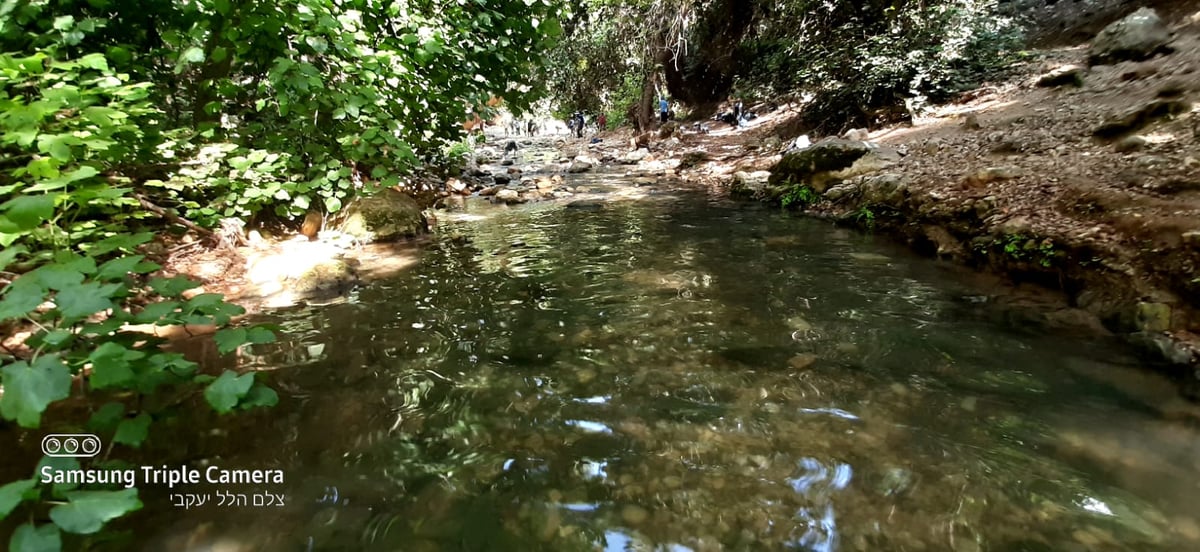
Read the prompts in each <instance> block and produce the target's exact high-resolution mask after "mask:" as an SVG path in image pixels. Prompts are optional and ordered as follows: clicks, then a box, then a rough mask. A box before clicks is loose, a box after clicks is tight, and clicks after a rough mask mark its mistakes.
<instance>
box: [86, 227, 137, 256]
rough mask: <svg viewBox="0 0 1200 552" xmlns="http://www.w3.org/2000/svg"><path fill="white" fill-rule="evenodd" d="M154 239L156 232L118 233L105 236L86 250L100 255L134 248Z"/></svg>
mask: <svg viewBox="0 0 1200 552" xmlns="http://www.w3.org/2000/svg"><path fill="white" fill-rule="evenodd" d="M152 239H154V234H152V233H150V232H139V233H137V234H117V235H116V236H112V237H108V238H104V239H102V240H100V241H98V242H96V243H94V244H92V245H91V246H90V247H88V248H87V249H86V251H87V252H88V254H89V255H95V256H100V255H104V254H105V253H110V252H112V251H116V250H118V249H122V250H132V249H133V248H135V247H137V246H139V245H142V244H143V243H146V242H148V241H150V240H152Z"/></svg>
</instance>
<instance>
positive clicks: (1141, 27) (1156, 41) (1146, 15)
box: [1088, 8, 1171, 65]
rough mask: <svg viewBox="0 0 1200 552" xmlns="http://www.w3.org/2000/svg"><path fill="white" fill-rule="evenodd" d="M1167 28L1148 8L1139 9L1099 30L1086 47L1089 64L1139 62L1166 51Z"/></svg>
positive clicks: (1167, 48)
mask: <svg viewBox="0 0 1200 552" xmlns="http://www.w3.org/2000/svg"><path fill="white" fill-rule="evenodd" d="M1170 42H1171V31H1170V29H1168V28H1167V25H1166V23H1164V22H1163V20H1162V18H1161V17H1159V16H1158V12H1156V11H1154V10H1153V9H1150V8H1141V9H1139V10H1137V11H1135V12H1133V13H1131V14H1129V15H1128V16H1126V17H1125V18H1124V19H1121V20H1120V21H1117V22H1115V23H1113V24H1111V25H1109V26H1107V27H1105V28H1104V30H1103V31H1100V34H1098V35H1096V38H1095V39H1093V40H1092V47H1091V48H1090V49H1088V63H1089V64H1090V65H1105V64H1110V63H1116V62H1120V61H1140V60H1144V59H1149V58H1151V57H1153V56H1154V55H1156V54H1160V53H1169V52H1170V47H1169V44H1170Z"/></svg>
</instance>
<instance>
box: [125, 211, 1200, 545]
mask: <svg viewBox="0 0 1200 552" xmlns="http://www.w3.org/2000/svg"><path fill="white" fill-rule="evenodd" d="M471 214H472V215H477V216H475V217H474V218H476V219H477V220H461V221H454V220H443V221H442V227H441V228H440V229H439V232H441V233H442V234H443V235H445V236H451V235H453V236H454V239H444V240H439V241H435V243H434V244H433V245H432V246H431V247H430V248H429V249H428V250H427V251H426V252H424V253H423V255H422V259H421V261H420V262H419V263H418V264H417V265H416V266H415V267H413V268H412V269H411V270H410V271H408V272H405V273H403V274H401V275H399V276H397V277H394V278H392V279H389V280H386V281H380V282H376V283H373V284H370V285H368V286H365V287H364V288H362V289H360V290H358V292H357V293H356V295H355V297H353V298H352V300H351V301H348V302H347V303H345V304H339V305H331V306H326V307H322V308H314V309H309V310H294V311H289V312H282V313H277V314H275V315H272V316H267V317H264V318H265V319H266V320H267V321H272V322H276V323H279V324H281V325H282V326H283V327H284V328H286V331H287V332H288V335H287V339H285V340H284V341H283V342H282V343H279V344H275V345H271V346H268V347H262V348H260V349H257V350H256V351H255V354H256V356H255V357H253V358H252V359H250V362H251V363H253V364H256V365H257V366H259V367H263V368H267V367H269V368H271V369H273V370H274V371H273V372H272V374H273V376H272V377H273V378H274V380H273V381H274V384H275V385H276V387H277V388H279V389H280V390H281V396H282V397H283V402H282V404H281V405H280V406H279V407H278V408H276V409H274V410H273V411H272V412H269V413H264V414H261V415H256V416H258V418H257V420H258V422H256V425H254V426H253V427H241V426H239V427H230V428H228V429H227V431H226V432H225V433H223V434H222V435H221V436H220V437H199V436H198V437H196V439H202V438H203V439H211V441H207V442H206V443H207V444H197V445H196V446H195V447H193V448H192V449H190V450H192V451H194V452H193V453H192V455H191V456H189V457H188V458H187V460H190V461H193V462H197V461H214V462H216V461H219V462H221V463H222V464H237V465H244V466H254V467H277V468H281V469H284V470H285V471H286V473H287V485H286V487H287V488H286V491H287V494H288V496H289V500H290V502H289V504H288V506H287V507H286V508H283V509H278V510H276V511H265V510H259V509H242V510H237V511H230V510H220V509H199V510H193V511H190V512H187V513H186V515H184V514H182V513H181V512H178V511H171V510H170V509H169V508H165V507H154V505H155V504H159V505H164V504H166V499H165V497H160V496H157V495H155V494H154V491H153V490H148V491H147V492H146V493H145V494H144V495H143V499H144V500H145V501H146V502H147V504H148V507H147V509H146V511H145V512H143V513H142V514H141V517H140V518H139V520H138V521H137V523H138V524H139V527H141V528H143V529H141V530H142V531H145V529H144V528H146V527H154V528H156V529H155V530H154V531H153V532H154V533H155V534H153V535H147V536H146V538H145V539H144V540H143V542H144V543H145V549H146V550H161V549H171V548H173V549H194V550H218V549H220V550H330V551H333V550H416V551H433V550H500V551H502V550H514V551H517V550H520V551H525V550H613V551H617V550H621V551H624V550H664V551H668V550H669V551H685V550H686V551H710V550H726V549H727V550H780V549H791V550H812V551H834V550H864V551H865V550H913V551H918V550H952V551H955V552H967V551H983V550H992V551H1014V552H1015V551H1021V550H1030V551H1034V550H1046V551H1049V550H1053V551H1085V550H1131V551H1134V550H1135V551H1158V550H1162V551H1168V550H1170V551H1174V550H1197V549H1200V524H1198V519H1200V499H1198V498H1197V497H1200V493H1198V492H1197V491H1200V489H1198V488H1197V481H1200V478H1197V477H1196V475H1197V474H1198V473H1200V448H1198V446H1200V445H1198V444H1197V443H1200V439H1197V434H1196V432H1195V431H1194V430H1193V429H1191V428H1189V427H1187V426H1186V425H1185V424H1181V423H1172V422H1166V421H1162V420H1160V419H1159V416H1158V413H1157V411H1156V410H1155V407H1154V406H1153V405H1150V404H1147V403H1145V402H1144V401H1141V400H1139V399H1136V398H1133V397H1132V396H1130V395H1127V394H1125V393H1122V392H1119V391H1118V390H1115V389H1114V388H1112V387H1109V386H1106V385H1104V384H1101V383H1099V382H1097V381H1095V380H1094V379H1092V377H1091V376H1089V374H1093V373H1097V372H1113V371H1122V370H1128V369H1129V367H1130V366H1131V365H1134V364H1136V363H1135V362H1134V361H1132V360H1131V359H1129V358H1128V357H1127V356H1126V355H1125V353H1124V352H1123V351H1122V350H1121V349H1119V348H1116V347H1115V346H1114V345H1113V344H1111V343H1107V342H1103V341H1083V340H1079V339H1072V338H1067V337H1064V336H1060V335H1055V334H1053V333H1047V332H1043V331H1041V330H1039V329H1037V328H1033V329H1031V328H1029V327H1010V326H1006V325H1004V324H1001V323H999V322H997V320H1000V319H1003V318H1004V317H1003V316H996V313H995V312H994V311H992V310H989V307H987V306H986V305H984V306H980V304H979V302H978V301H977V300H975V299H972V298H973V297H977V296H978V293H979V292H978V290H971V289H969V288H967V287H966V286H965V284H962V283H959V282H957V281H956V280H953V279H952V278H951V277H949V276H947V275H946V274H943V273H941V272H940V270H939V269H938V268H936V266H935V265H934V264H933V263H929V262H926V261H922V260H916V259H913V258H910V257H908V256H907V255H906V254H904V253H902V252H899V251H897V250H895V249H892V248H889V247H887V246H884V245H880V244H878V243H876V242H875V241H873V240H872V239H871V238H870V237H865V236H859V235H856V234H851V233H847V232H843V231H839V230H835V229H832V228H830V227H829V226H827V225H825V224H821V223H817V222H813V221H809V220H801V219H796V218H793V217H788V216H785V215H781V214H777V213H772V212H767V211H759V210H757V209H754V208H748V207H746V206H733V205H728V204H724V203H720V202H715V201H710V200H707V199H706V198H703V197H691V196H670V195H651V196H649V197H648V198H645V199H642V200H638V201H622V202H614V203H609V204H605V205H604V207H603V208H601V209H586V210H585V209H564V208H562V207H561V206H554V205H533V206H527V207H523V208H521V209H512V210H507V209H505V210H494V211H493V210H483V211H473V212H472V213H471ZM478 215H482V216H478ZM218 546H225V548H218Z"/></svg>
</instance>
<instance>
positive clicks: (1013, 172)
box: [967, 166, 1024, 186]
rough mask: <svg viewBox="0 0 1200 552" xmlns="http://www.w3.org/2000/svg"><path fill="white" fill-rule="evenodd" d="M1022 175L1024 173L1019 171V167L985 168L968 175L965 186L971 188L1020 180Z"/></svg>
mask: <svg viewBox="0 0 1200 552" xmlns="http://www.w3.org/2000/svg"><path fill="white" fill-rule="evenodd" d="M1022 174H1024V172H1023V171H1022V170H1021V169H1020V167H1013V166H1002V167H987V168H985V169H980V170H978V171H976V172H974V173H972V174H970V175H968V176H967V184H969V185H971V186H983V185H986V184H990V183H992V182H999V181H1001V180H1012V179H1014V178H1020V177H1021V175H1022Z"/></svg>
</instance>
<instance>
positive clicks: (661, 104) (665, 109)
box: [658, 96, 671, 123]
mask: <svg viewBox="0 0 1200 552" xmlns="http://www.w3.org/2000/svg"><path fill="white" fill-rule="evenodd" d="M658 115H659V119H660V121H659V122H662V123H665V122H667V117H669V116H670V115H671V102H668V101H667V97H666V96H663V97H662V98H659V100H658Z"/></svg>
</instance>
